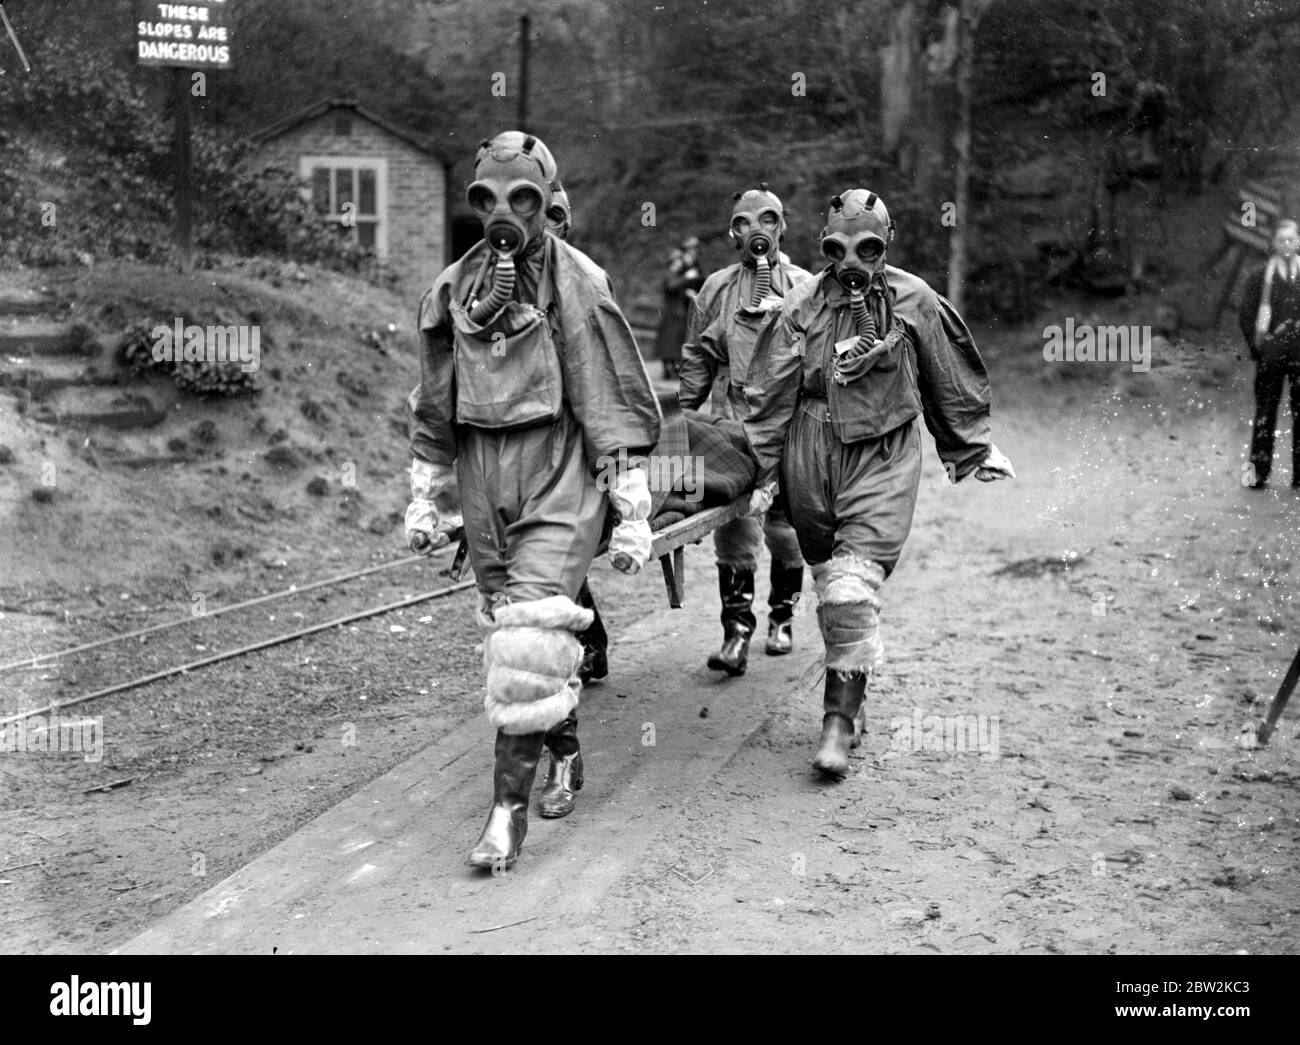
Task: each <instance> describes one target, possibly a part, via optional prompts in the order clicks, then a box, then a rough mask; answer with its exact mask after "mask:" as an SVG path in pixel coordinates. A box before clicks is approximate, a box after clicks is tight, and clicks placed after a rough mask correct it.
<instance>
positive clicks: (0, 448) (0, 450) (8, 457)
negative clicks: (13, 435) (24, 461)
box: [0, 443, 14, 464]
mask: <svg viewBox="0 0 1300 1045" xmlns="http://www.w3.org/2000/svg"><path fill="white" fill-rule="evenodd" d="M13 463H14V452H13V451H12V450H10V449H9V447H7V446H5V445H4V444H3V443H0V464H13Z"/></svg>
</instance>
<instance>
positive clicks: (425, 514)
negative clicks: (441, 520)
mask: <svg viewBox="0 0 1300 1045" xmlns="http://www.w3.org/2000/svg"><path fill="white" fill-rule="evenodd" d="M450 541H451V538H450V537H448V536H447V534H446V532H445V531H443V530H440V529H438V506H437V505H436V504H434V503H433V502H432V501H426V500H425V499H424V498H423V497H420V498H417V499H416V500H414V501H412V502H411V503H410V504H408V505H407V506H406V544H407V546H408V547H409V548H410V549H411V551H413V552H417V553H419V554H420V555H428V554H429V553H430V552H434V551H437V550H438V549H439V548H441V547H442V546H443V545H444V544H448V543H449V542H450Z"/></svg>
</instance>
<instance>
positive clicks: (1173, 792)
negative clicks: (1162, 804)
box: [1169, 784, 1192, 802]
mask: <svg viewBox="0 0 1300 1045" xmlns="http://www.w3.org/2000/svg"><path fill="white" fill-rule="evenodd" d="M1169 797H1170V798H1176V799H1177V800H1178V801H1179V802H1189V801H1191V798H1192V793H1191V792H1190V791H1189V790H1187V788H1185V787H1183V786H1182V784H1170V785H1169Z"/></svg>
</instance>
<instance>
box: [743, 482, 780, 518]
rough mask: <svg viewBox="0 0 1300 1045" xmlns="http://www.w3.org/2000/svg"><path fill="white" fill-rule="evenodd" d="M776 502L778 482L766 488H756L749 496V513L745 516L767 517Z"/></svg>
mask: <svg viewBox="0 0 1300 1045" xmlns="http://www.w3.org/2000/svg"><path fill="white" fill-rule="evenodd" d="M774 500H776V480H773V481H772V482H770V483H768V484H767V485H766V486H756V487H754V492H753V493H751V494H750V495H749V511H748V512H746V513H745V514H746V515H755V516H761V515H766V514H767V512H768V509H770V508H771V507H772V502H773V501H774Z"/></svg>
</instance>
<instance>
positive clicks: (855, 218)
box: [821, 189, 894, 293]
mask: <svg viewBox="0 0 1300 1045" xmlns="http://www.w3.org/2000/svg"><path fill="white" fill-rule="evenodd" d="M893 238H894V222H893V220H892V219H891V218H890V217H889V211H888V210H887V209H886V208H885V203H884V201H883V200H882V199H881V198H880V197H879V196H877V195H876V194H875V193H874V192H871V191H869V190H868V189H850V190H849V191H848V192H846V193H843V194H841V195H839V196H836V197H835V198H834V199H832V200H831V211H830V215H829V217H828V218H827V220H826V227H825V228H824V229H822V238H821V251H822V256H823V257H824V258H826V260H827V261H829V262H830V263H831V265H832V267H833V269H834V272H835V278H836V279H838V280H839V281H840V285H841V286H842V287H844V289H845V290H847V291H849V292H850V293H852V292H853V291H857V292H859V293H861V292H862V291H864V290H866V288H867V287H868V286H870V284H871V281H872V280H873V279H875V278H876V276H877V275H879V274H880V273H881V272H883V271H884V270H885V249H886V248H887V247H888V246H889V244H890V242H891V241H892V240H893Z"/></svg>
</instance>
